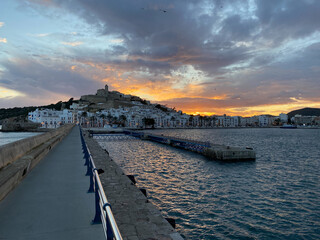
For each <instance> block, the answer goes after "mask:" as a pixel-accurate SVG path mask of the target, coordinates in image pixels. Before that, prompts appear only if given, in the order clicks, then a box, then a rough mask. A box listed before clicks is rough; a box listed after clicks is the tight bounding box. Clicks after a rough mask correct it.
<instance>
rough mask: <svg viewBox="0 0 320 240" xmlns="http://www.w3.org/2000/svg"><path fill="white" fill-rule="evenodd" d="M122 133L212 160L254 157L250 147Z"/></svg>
mask: <svg viewBox="0 0 320 240" xmlns="http://www.w3.org/2000/svg"><path fill="white" fill-rule="evenodd" d="M124 133H125V134H128V135H131V136H134V137H137V138H140V139H143V140H150V141H154V142H158V143H162V144H167V145H170V146H173V147H176V148H182V149H185V150H188V151H192V152H197V153H200V154H202V155H204V156H206V157H208V158H210V159H214V160H220V161H247V160H255V159H256V153H255V151H254V150H253V149H252V148H239V147H230V146H225V145H219V144H213V143H210V142H201V141H195V140H191V139H182V138H176V137H170V136H163V135H156V134H150V133H144V132H137V131H124Z"/></svg>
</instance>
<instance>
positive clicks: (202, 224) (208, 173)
mask: <svg viewBox="0 0 320 240" xmlns="http://www.w3.org/2000/svg"><path fill="white" fill-rule="evenodd" d="M155 132H156V133H157V134H164V135H171V136H175V137H185V136H188V137H189V138H191V136H192V138H194V139H197V140H202V141H208V140H209V141H211V142H214V143H219V144H228V145H232V146H240V147H244V146H251V147H254V149H255V150H256V151H257V161H256V162H242V163H222V162H217V161H211V160H208V159H206V158H205V157H203V156H201V155H199V154H196V153H192V152H188V151H184V150H180V149H175V148H172V147H170V146H166V145H161V144H158V143H153V142H148V141H124V142H106V143H103V142H101V145H102V146H103V147H104V148H106V149H107V150H108V151H109V153H110V154H111V155H112V157H113V159H114V160H115V161H116V162H117V163H118V164H119V165H120V166H121V167H122V168H123V169H124V171H125V172H126V174H134V175H135V176H136V179H137V182H138V185H139V186H140V187H145V188H147V190H148V192H149V196H150V200H151V201H152V202H153V203H154V204H155V205H156V206H157V207H158V208H159V209H161V211H162V213H163V215H164V216H166V217H167V216H168V217H173V218H176V219H177V230H178V231H179V232H180V233H181V234H182V235H184V236H185V237H186V238H187V239H239V238H245V239H250V238H252V239H272V238H278V239H288V238H295V239H297V238H304V237H307V238H310V239H317V238H319V237H320V236H319V231H318V229H320V225H319V213H320V207H319V203H318V201H317V200H318V199H319V197H320V193H319V177H320V176H319V171H318V170H319V164H320V163H319V159H320V152H319V149H320V143H319V141H318V139H320V131H317V130H316V131H310V130H303V131H301V130H294V131H291V132H288V131H286V132H283V131H282V132H279V130H277V131H275V130H274V129H228V130H226V129H224V130H211V131H208V130H205V131H203V130H176V131H155Z"/></svg>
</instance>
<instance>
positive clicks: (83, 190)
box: [0, 127, 104, 240]
mask: <svg viewBox="0 0 320 240" xmlns="http://www.w3.org/2000/svg"><path fill="white" fill-rule="evenodd" d="M83 163H84V160H83V154H82V150H81V142H80V135H79V129H78V127H75V128H73V129H72V131H71V133H70V134H69V135H68V136H66V138H65V139H64V140H63V141H62V142H61V143H59V144H58V145H57V146H56V147H55V148H54V149H52V151H51V152H49V154H48V155H47V156H46V157H45V158H44V159H43V160H42V161H41V162H40V163H39V164H38V165H37V166H36V167H35V168H34V169H33V170H32V171H31V172H30V173H29V174H28V176H27V177H26V178H25V179H24V180H23V181H22V182H21V183H20V185H19V186H17V187H16V188H15V189H14V190H13V191H12V192H11V193H10V194H9V195H8V196H7V197H6V198H5V199H4V200H3V201H1V202H0V239H1V240H2V239H10V240H11V239H14V240H20V239H21V240H22V239H23V240H25V239H32V240H37V239H41V240H46V239H59V240H63V239H68V240H69V239H77V240H79V239H97V240H98V239H104V234H103V229H102V226H101V225H91V224H90V222H91V220H92V219H93V217H94V194H92V193H87V190H88V187H89V178H88V177H87V176H85V173H86V168H85V166H83Z"/></svg>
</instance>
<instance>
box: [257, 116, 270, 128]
mask: <svg viewBox="0 0 320 240" xmlns="http://www.w3.org/2000/svg"><path fill="white" fill-rule="evenodd" d="M268 126H269V117H268V116H266V115H260V116H259V127H268Z"/></svg>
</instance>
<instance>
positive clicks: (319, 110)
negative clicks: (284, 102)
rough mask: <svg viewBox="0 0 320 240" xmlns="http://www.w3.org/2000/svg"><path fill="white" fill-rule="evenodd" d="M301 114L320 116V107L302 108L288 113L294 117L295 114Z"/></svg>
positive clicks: (290, 116)
mask: <svg viewBox="0 0 320 240" xmlns="http://www.w3.org/2000/svg"><path fill="white" fill-rule="evenodd" d="M296 114H299V115H302V116H320V108H302V109H298V110H294V111H291V112H289V113H288V117H289V118H292V117H294V115H296Z"/></svg>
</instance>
